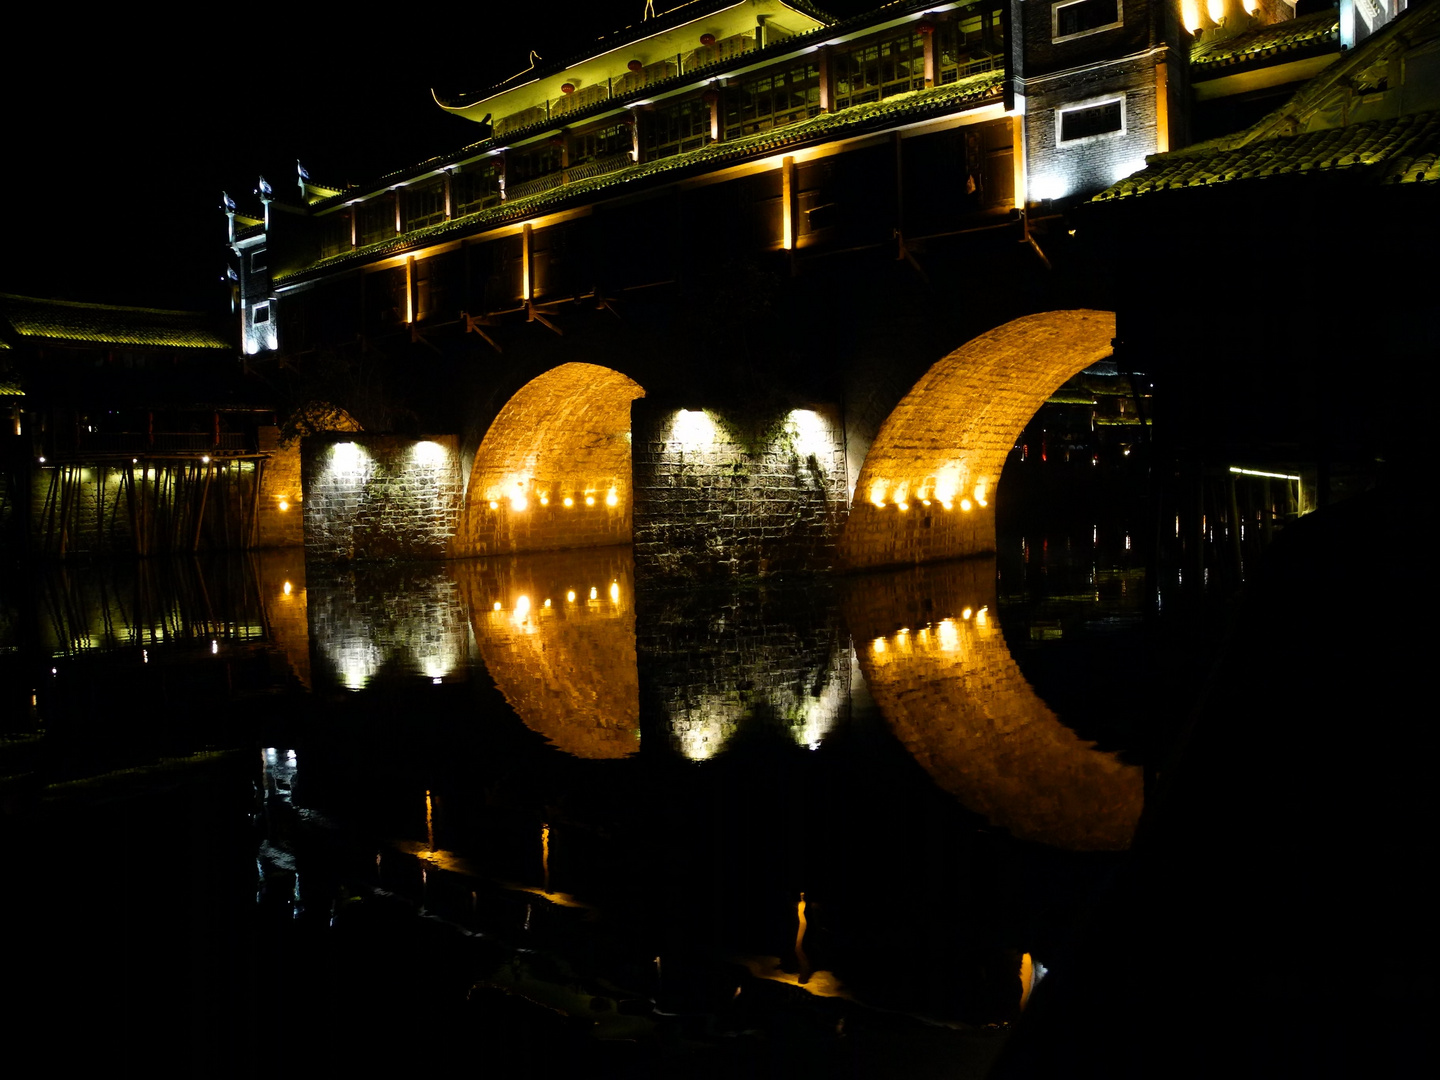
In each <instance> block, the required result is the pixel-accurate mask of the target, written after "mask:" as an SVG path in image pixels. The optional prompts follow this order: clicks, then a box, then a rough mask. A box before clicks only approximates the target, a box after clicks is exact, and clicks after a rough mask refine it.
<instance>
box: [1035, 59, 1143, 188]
mask: <svg viewBox="0 0 1440 1080" xmlns="http://www.w3.org/2000/svg"><path fill="white" fill-rule="evenodd" d="M1113 98H1122V99H1123V100H1124V103H1125V104H1124V130H1123V131H1120V132H1115V133H1110V134H1105V135H1095V136H1092V137H1090V138H1086V139H1077V140H1074V141H1072V142H1066V143H1059V142H1057V140H1056V126H1057V113H1056V110H1057V109H1058V108H1060V107H1061V106H1070V105H1078V104H1080V103H1082V102H1096V103H1099V102H1101V101H1104V100H1107V99H1113ZM1155 105H1156V101H1155V61H1154V60H1153V59H1151V58H1148V57H1141V58H1138V59H1132V60H1126V61H1123V62H1119V63H1114V64H1107V65H1104V66H1103V67H1097V68H1094V69H1089V70H1084V71H1082V72H1080V73H1077V74H1075V75H1068V76H1065V77H1063V78H1055V79H1047V80H1045V81H1044V82H1041V83H1039V84H1037V85H1033V86H1031V87H1030V88H1029V97H1028V99H1027V101H1026V108H1025V111H1026V122H1025V128H1026V141H1027V147H1026V154H1027V160H1028V171H1029V176H1030V192H1029V198H1030V201H1031V202H1035V201H1037V200H1039V199H1043V198H1063V197H1065V196H1069V195H1078V194H1084V193H1087V192H1088V193H1093V192H1096V191H1099V190H1101V189H1102V188H1105V187H1107V186H1109V185H1110V184H1112V183H1114V182H1115V181H1116V180H1118V179H1119V178H1120V177H1121V176H1125V175H1127V174H1128V173H1130V172H1131V171H1133V170H1134V169H1136V168H1140V167H1143V165H1144V163H1145V155H1147V154H1153V153H1155V140H1156V107H1155Z"/></svg>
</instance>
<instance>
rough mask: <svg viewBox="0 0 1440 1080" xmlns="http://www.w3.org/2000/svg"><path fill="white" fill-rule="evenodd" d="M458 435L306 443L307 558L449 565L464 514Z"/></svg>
mask: <svg viewBox="0 0 1440 1080" xmlns="http://www.w3.org/2000/svg"><path fill="white" fill-rule="evenodd" d="M456 444H457V440H456V437H455V436H453V435H437V436H434V437H431V438H425V439H413V438H408V437H403V436H398V435H365V434H359V433H349V432H346V433H337V432H328V433H325V434H322V435H308V436H306V437H305V438H303V439H302V440H301V441H300V468H301V480H302V486H303V506H304V518H305V551H306V554H307V555H308V556H310V557H313V558H318V559H321V560H326V561H333V560H340V559H386V558H409V559H443V558H445V557H446V555H447V554H448V552H449V547H450V542H451V538H452V537H453V536H454V534H455V528H456V521H457V519H458V517H459V511H460V459H459V454H458V450H457V445H456Z"/></svg>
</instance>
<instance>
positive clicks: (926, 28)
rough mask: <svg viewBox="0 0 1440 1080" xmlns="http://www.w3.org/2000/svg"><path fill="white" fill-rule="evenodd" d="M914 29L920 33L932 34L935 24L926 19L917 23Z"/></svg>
mask: <svg viewBox="0 0 1440 1080" xmlns="http://www.w3.org/2000/svg"><path fill="white" fill-rule="evenodd" d="M915 29H916V30H918V31H919V32H920V33H922V34H933V33H934V32H935V24H934V23H933V22H930V21H929V20H928V19H927V20H926V21H925V22H922V23H920V24H918V25H917V26H916V27H915Z"/></svg>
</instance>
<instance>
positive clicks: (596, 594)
mask: <svg viewBox="0 0 1440 1080" xmlns="http://www.w3.org/2000/svg"><path fill="white" fill-rule="evenodd" d="M590 599H591V600H599V599H600V590H599V589H597V588H595V586H594V585H591V586H590Z"/></svg>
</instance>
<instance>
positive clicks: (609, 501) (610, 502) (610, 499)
mask: <svg viewBox="0 0 1440 1080" xmlns="http://www.w3.org/2000/svg"><path fill="white" fill-rule="evenodd" d="M619 503H620V496H619V495H617V494H615V489H614V488H611V489H610V494H609V495H606V496H605V505H606V506H618V505H619Z"/></svg>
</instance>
